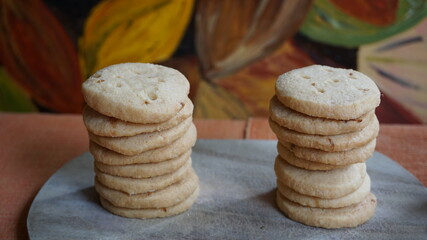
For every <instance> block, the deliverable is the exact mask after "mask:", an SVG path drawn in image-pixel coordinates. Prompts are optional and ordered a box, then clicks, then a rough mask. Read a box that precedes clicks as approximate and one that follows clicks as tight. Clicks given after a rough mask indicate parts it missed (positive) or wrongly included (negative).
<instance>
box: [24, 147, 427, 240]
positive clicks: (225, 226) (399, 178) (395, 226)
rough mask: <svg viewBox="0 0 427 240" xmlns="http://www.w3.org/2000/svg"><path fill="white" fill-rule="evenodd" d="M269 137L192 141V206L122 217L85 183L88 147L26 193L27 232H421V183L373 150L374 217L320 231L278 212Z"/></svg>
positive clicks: (424, 227)
mask: <svg viewBox="0 0 427 240" xmlns="http://www.w3.org/2000/svg"><path fill="white" fill-rule="evenodd" d="M276 154H277V151H276V141H257V140H198V141H197V143H196V146H195V147H194V148H193V154H192V159H193V167H194V168H195V170H196V172H197V174H198V175H199V177H200V186H201V192H200V196H199V198H198V200H197V201H196V203H195V204H194V205H193V207H192V208H191V209H190V210H189V211H187V212H185V213H183V214H181V215H178V216H174V217H170V218H163V219H150V220H139V219H126V218H122V217H118V216H115V215H113V214H110V213H109V212H107V211H105V210H104V209H103V208H102V207H101V206H100V205H99V202H98V196H97V193H96V192H95V190H94V188H93V178H94V173H93V159H92V156H91V155H90V154H89V153H85V154H83V155H82V156H80V157H78V158H76V159H74V160H72V161H70V162H69V163H67V164H66V165H64V166H63V167H62V168H61V169H60V170H59V171H58V172H56V173H55V174H54V175H53V176H52V177H51V178H50V179H49V180H48V181H47V182H46V184H45V185H44V186H43V188H42V189H41V190H40V192H39V193H38V195H37V196H36V198H35V199H34V201H33V203H32V206H31V209H30V212H29V216H28V219H27V224H28V232H29V236H30V239H32V240H38V239H44V240H46V239H47V240H48V239H376V240H378V239H427V190H426V188H425V187H424V186H423V185H422V184H421V183H420V182H419V181H418V180H417V179H416V178H415V177H414V176H413V175H411V174H410V173H409V172H408V171H406V170H405V169H403V168H402V167H401V166H400V165H398V164H397V163H396V162H394V161H392V160H391V159H389V158H387V157H386V156H384V155H382V154H380V153H377V152H376V153H375V154H374V156H373V157H372V158H371V159H370V160H368V161H367V165H368V173H369V175H370V177H371V180H372V191H373V192H374V193H375V195H376V196H377V198H378V207H377V211H376V214H375V216H374V217H373V218H372V219H371V220H370V221H369V222H367V223H366V224H363V225H361V226H359V227H357V228H349V229H339V230H327V229H321V228H314V227H309V226H305V225H303V224H300V223H297V222H294V221H292V220H289V219H288V218H286V217H285V216H284V215H283V214H282V213H281V212H280V211H279V210H278V209H277V207H276V204H275V200H274V199H275V191H276V178H275V175H274V171H273V164H274V158H275V156H276Z"/></svg>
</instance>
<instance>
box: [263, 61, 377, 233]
mask: <svg viewBox="0 0 427 240" xmlns="http://www.w3.org/2000/svg"><path fill="white" fill-rule="evenodd" d="M275 88H276V95H275V96H273V97H272V99H271V101H270V119H269V123H270V127H271V129H272V130H273V132H274V133H275V134H276V136H277V138H278V144H277V151H278V156H277V157H276V161H275V166H274V170H275V173H276V177H277V186H278V190H277V193H276V194H277V195H276V202H277V206H278V207H279V209H280V210H281V211H282V212H283V213H284V214H285V215H286V216H287V217H289V218H291V219H293V220H295V221H298V222H301V223H303V224H306V225H310V226H315V227H322V228H344V227H356V226H358V225H360V224H363V223H365V222H367V221H368V220H369V219H370V218H371V217H372V216H373V215H374V213H375V209H376V205H377V199H376V197H375V195H374V194H373V193H372V192H371V179H370V177H369V175H368V174H367V171H366V164H365V161H367V160H368V159H369V158H370V157H371V156H372V154H373V152H374V151H375V146H376V137H377V136H378V132H379V122H378V119H377V117H376V116H375V108H376V107H377V106H378V105H379V104H380V91H379V89H378V87H377V86H376V84H375V83H374V81H372V80H371V79H370V78H369V77H367V76H366V75H364V74H362V73H360V72H357V71H354V70H350V69H340V68H332V67H328V66H321V65H313V66H308V67H305V68H300V69H295V70H292V71H290V72H287V73H285V74H283V75H281V76H279V77H278V79H277V81H276V87H275Z"/></svg>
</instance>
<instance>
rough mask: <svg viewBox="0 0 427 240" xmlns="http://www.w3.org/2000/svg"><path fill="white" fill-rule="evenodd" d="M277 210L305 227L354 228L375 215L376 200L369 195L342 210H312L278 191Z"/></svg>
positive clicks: (372, 195) (373, 196)
mask: <svg viewBox="0 0 427 240" xmlns="http://www.w3.org/2000/svg"><path fill="white" fill-rule="evenodd" d="M276 202H277V206H278V207H279V209H280V210H281V211H282V212H283V213H284V214H285V215H287V216H288V217H289V218H290V219H293V220H295V221H297V222H300V223H303V224H305V225H309V226H314V227H322V228H331V229H333V228H344V227H356V226H358V225H360V224H362V223H365V222H366V221H368V220H369V219H371V218H372V216H373V215H374V213H375V209H376V206H377V199H376V197H375V195H374V194H372V193H369V194H368V195H367V196H366V197H365V199H363V201H361V202H360V203H357V204H353V205H350V206H347V207H342V208H313V207H304V206H301V205H299V204H296V203H294V202H292V201H290V200H288V199H286V197H284V196H283V195H282V194H281V193H280V192H279V191H277V194H276Z"/></svg>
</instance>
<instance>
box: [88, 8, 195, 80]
mask: <svg viewBox="0 0 427 240" xmlns="http://www.w3.org/2000/svg"><path fill="white" fill-rule="evenodd" d="M193 5H194V0H144V1H140V0H126V1H123V0H109V1H104V2H101V3H100V4H99V5H97V6H96V7H95V8H94V9H93V11H92V12H91V14H90V16H89V18H88V20H87V22H86V24H85V28H84V33H83V37H82V38H81V39H80V51H81V62H82V66H83V67H82V68H83V69H85V70H86V74H87V75H90V74H91V73H93V72H95V71H96V70H99V69H101V68H103V67H106V66H108V65H111V64H116V63H121V62H159V61H162V60H165V59H167V58H169V57H170V56H171V55H172V54H173V52H174V51H175V49H176V48H177V46H178V44H179V43H180V40H181V38H182V37H183V34H184V32H185V29H186V27H187V24H188V22H189V19H190V17H191V13H192V9H193Z"/></svg>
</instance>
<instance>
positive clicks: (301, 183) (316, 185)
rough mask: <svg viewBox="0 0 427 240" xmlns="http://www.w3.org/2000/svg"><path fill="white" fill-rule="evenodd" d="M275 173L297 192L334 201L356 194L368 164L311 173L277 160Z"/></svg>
mask: <svg viewBox="0 0 427 240" xmlns="http://www.w3.org/2000/svg"><path fill="white" fill-rule="evenodd" d="M274 171H275V172H276V176H277V179H279V181H281V182H283V183H285V184H286V186H288V187H290V188H291V189H292V190H294V191H296V192H299V193H301V194H304V195H308V196H313V197H319V198H326V199H332V198H340V197H343V196H345V195H347V194H349V193H351V192H354V191H355V190H356V189H358V188H359V187H360V186H361V185H362V183H363V179H364V178H365V176H366V164H365V163H356V164H352V165H349V166H346V167H342V168H337V169H333V170H329V171H310V170H305V169H302V168H297V167H294V166H292V165H290V164H289V163H287V162H286V161H282V160H281V159H280V158H277V159H276V161H275V163H274Z"/></svg>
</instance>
